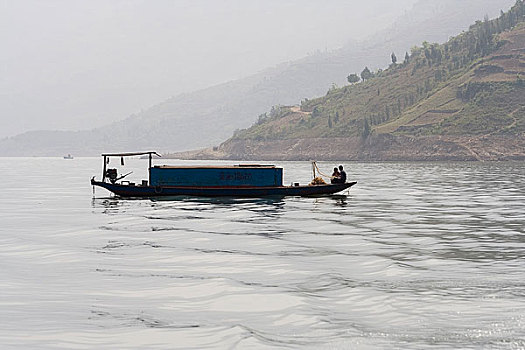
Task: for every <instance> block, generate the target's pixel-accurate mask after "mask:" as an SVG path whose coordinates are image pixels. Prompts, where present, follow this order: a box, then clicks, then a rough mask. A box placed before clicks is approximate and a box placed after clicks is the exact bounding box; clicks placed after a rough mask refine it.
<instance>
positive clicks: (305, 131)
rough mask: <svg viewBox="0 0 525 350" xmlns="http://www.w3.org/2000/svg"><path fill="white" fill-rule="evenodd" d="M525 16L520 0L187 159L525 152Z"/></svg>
mask: <svg viewBox="0 0 525 350" xmlns="http://www.w3.org/2000/svg"><path fill="white" fill-rule="evenodd" d="M524 15H525V5H524V2H523V1H521V0H520V1H517V2H516V4H515V5H514V7H513V8H512V9H511V10H510V11H509V12H507V13H502V14H501V16H500V17H499V18H497V19H494V20H492V21H489V20H488V19H485V20H484V21H478V22H476V23H475V24H474V25H472V26H471V27H470V29H469V30H468V31H466V32H463V33H461V34H459V35H458V36H456V37H454V38H451V39H450V40H449V41H448V42H446V43H444V44H430V43H426V42H425V43H423V45H422V46H421V47H414V48H413V49H412V51H411V54H410V55H408V54H407V55H406V57H405V60H404V61H403V62H402V63H397V64H396V63H393V64H392V65H390V67H389V68H387V69H385V70H382V71H381V70H379V71H378V72H375V73H372V74H370V75H371V76H369V77H368V79H366V80H365V81H361V82H359V83H355V84H351V85H348V86H345V87H342V88H335V87H334V88H333V89H331V90H330V91H329V92H328V93H327V95H326V96H324V97H322V98H317V99H313V100H304V101H302V102H301V104H300V106H277V107H274V108H273V109H272V110H271V111H270V112H268V113H266V114H263V115H261V116H260V117H259V120H258V122H257V123H255V124H254V125H253V126H252V127H250V128H248V129H246V130H242V131H240V132H237V133H236V134H235V135H234V136H233V137H232V138H231V139H229V140H228V141H226V142H224V143H223V144H221V145H220V146H219V147H215V148H214V149H210V150H204V151H200V152H197V153H192V154H191V155H190V154H186V156H189V157H197V158H199V157H200V158H235V159H312V158H316V159H360V160H437V159H439V160H476V159H477V160H498V159H525V81H524V80H525V23H524ZM365 77H366V75H365ZM179 156H181V155H179ZM182 156H184V155H182Z"/></svg>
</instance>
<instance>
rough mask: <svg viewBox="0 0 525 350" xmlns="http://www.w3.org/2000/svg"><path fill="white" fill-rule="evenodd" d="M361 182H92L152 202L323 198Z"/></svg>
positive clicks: (123, 194) (116, 192)
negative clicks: (175, 198) (263, 184)
mask: <svg viewBox="0 0 525 350" xmlns="http://www.w3.org/2000/svg"><path fill="white" fill-rule="evenodd" d="M356 183H357V182H347V183H344V184H325V185H313V186H271V187H256V186H242V187H210V186H207V187H193V186H133V185H122V184H116V183H115V184H112V183H108V182H100V181H95V180H91V184H92V185H93V186H99V187H102V188H105V189H106V190H108V191H110V192H113V193H114V194H116V195H117V196H119V197H127V198H150V197H166V196H196V197H268V196H322V195H330V194H334V193H337V192H341V191H344V190H346V189H347V188H350V187H352V186H353V185H355V184H356Z"/></svg>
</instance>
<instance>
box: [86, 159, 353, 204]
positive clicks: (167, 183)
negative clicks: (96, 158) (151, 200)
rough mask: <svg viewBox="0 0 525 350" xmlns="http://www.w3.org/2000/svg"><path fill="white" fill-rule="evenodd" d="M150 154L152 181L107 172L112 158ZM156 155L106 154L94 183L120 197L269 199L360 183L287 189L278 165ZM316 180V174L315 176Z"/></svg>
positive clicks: (319, 192) (323, 192)
mask: <svg viewBox="0 0 525 350" xmlns="http://www.w3.org/2000/svg"><path fill="white" fill-rule="evenodd" d="M139 155H148V158H149V167H148V171H149V179H148V180H142V182H141V183H140V184H135V183H133V182H130V181H125V180H122V179H124V178H125V177H126V176H128V175H129V174H131V173H127V174H125V175H121V176H119V175H118V172H117V169H107V167H106V164H107V162H108V160H109V158H110V157H120V158H121V162H122V164H123V163H124V162H123V160H124V158H123V157H126V156H139ZM153 155H157V156H159V155H158V154H157V153H156V152H139V153H114V154H103V155H102V157H103V158H104V169H103V172H102V180H101V181H96V180H95V178H94V177H93V178H92V179H91V184H92V185H93V186H99V187H102V188H105V189H107V190H108V191H111V192H113V193H115V194H116V195H118V196H120V197H161V196H162V197H166V196H199V197H267V196H316V195H317V196H318V195H329V194H333V193H337V192H341V191H343V190H345V189H347V188H350V187H351V186H353V185H355V184H356V182H347V183H338V184H326V183H324V184H309V185H302V186H301V185H299V184H298V183H295V184H293V185H292V186H283V184H282V181H283V169H282V168H279V167H276V166H274V165H259V164H249V165H234V166H167V165H161V166H158V165H157V166H152V157H153ZM314 177H315V174H314Z"/></svg>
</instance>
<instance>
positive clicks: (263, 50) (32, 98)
mask: <svg viewBox="0 0 525 350" xmlns="http://www.w3.org/2000/svg"><path fill="white" fill-rule="evenodd" d="M415 2H416V0H400V1H396V2H393V1H388V0H372V1H366V2H362V1H343V0H330V1H299V0H284V1H277V0H266V1H239V0H224V1H212V0H199V1H189V0H177V1H168V0H155V1H139V0H131V1H118V0H116V1H101V0H94V1H78V0H73V1H70V0H68V1H66V0H49V1H30V0H3V1H2V2H1V3H0V26H1V27H0V45H1V47H2V54H1V55H0V67H1V78H0V118H1V120H0V121H1V122H2V128H1V129H0V137H6V136H12V135H15V134H18V133H21V132H24V131H28V130H36V129H61V130H67V129H72V130H75V129H82V128H91V127H94V126H99V125H103V124H107V123H109V122H111V121H115V120H121V119H124V118H125V117H127V116H129V115H130V114H132V113H136V112H140V110H141V109H145V108H148V107H150V106H151V105H154V104H156V103H158V102H161V101H163V100H164V99H166V98H169V97H171V96H174V95H178V94H180V93H183V92H190V91H194V90H197V89H201V88H204V87H208V86H211V85H214V84H218V83H221V82H225V81H229V80H234V79H238V78H241V77H244V76H247V75H250V74H253V73H255V72H257V71H260V70H262V69H264V68H266V67H269V66H273V65H276V64H279V63H281V62H286V61H289V60H294V59H298V58H301V57H304V56H307V55H309V54H312V53H314V52H316V51H318V50H321V51H324V50H333V49H336V48H339V47H341V46H343V45H344V44H345V43H347V42H348V41H351V40H361V39H364V38H365V37H367V36H369V35H371V34H372V33H374V32H376V31H378V30H380V29H383V28H386V27H388V25H390V24H391V23H392V22H393V21H394V19H395V18H397V17H398V16H400V15H402V14H403V13H404V12H405V11H407V10H408V9H409V8H410V7H411V6H412V5H413V4H414V3H415Z"/></svg>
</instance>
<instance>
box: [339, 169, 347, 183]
mask: <svg viewBox="0 0 525 350" xmlns="http://www.w3.org/2000/svg"><path fill="white" fill-rule="evenodd" d="M339 173H340V174H341V175H340V180H339V183H342V184H344V183H345V182H346V172H345V171H344V170H343V166H342V165H339Z"/></svg>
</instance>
